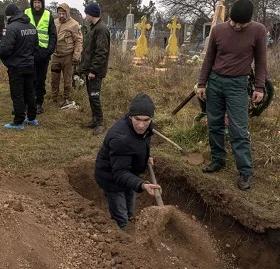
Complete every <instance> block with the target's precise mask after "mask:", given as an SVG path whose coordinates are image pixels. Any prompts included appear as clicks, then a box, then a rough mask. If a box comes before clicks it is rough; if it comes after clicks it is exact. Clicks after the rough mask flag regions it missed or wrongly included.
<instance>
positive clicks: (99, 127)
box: [81, 3, 110, 135]
mask: <svg viewBox="0 0 280 269" xmlns="http://www.w3.org/2000/svg"><path fill="white" fill-rule="evenodd" d="M85 14H86V20H87V21H88V22H89V23H90V26H89V29H88V32H87V34H86V36H85V42H84V50H83V53H82V62H81V72H82V73H84V74H85V75H86V86H87V92H88V96H89V102H90V107H91V111H92V121H91V122H90V124H89V126H88V127H90V128H93V134H94V135H98V134H101V133H102V132H104V127H103V112H102V106H101V101H100V91H101V84H102V79H103V78H105V76H106V73H107V69H108V61H109V54H110V32H109V30H108V28H107V27H106V25H105V24H104V23H103V22H102V20H101V18H100V7H99V5H98V4H97V3H91V4H89V5H88V6H86V8H85Z"/></svg>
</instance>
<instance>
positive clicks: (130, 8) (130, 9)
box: [127, 4, 134, 14]
mask: <svg viewBox="0 0 280 269" xmlns="http://www.w3.org/2000/svg"><path fill="white" fill-rule="evenodd" d="M127 9H129V14H132V13H131V12H132V9H134V7H132V5H131V4H130V5H129V6H128V7H127Z"/></svg>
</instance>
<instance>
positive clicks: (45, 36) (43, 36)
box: [24, 8, 51, 49]
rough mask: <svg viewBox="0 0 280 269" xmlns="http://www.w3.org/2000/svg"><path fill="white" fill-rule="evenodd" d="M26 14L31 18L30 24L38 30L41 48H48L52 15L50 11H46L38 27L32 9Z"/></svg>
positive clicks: (26, 11) (27, 10)
mask: <svg viewBox="0 0 280 269" xmlns="http://www.w3.org/2000/svg"><path fill="white" fill-rule="evenodd" d="M24 13H25V14H26V15H27V16H28V17H29V18H30V23H31V24H33V25H34V26H35V27H36V29H37V32H38V38H39V47H41V48H45V49H46V48H48V46H49V38H50V37H49V23H50V17H51V13H50V12H49V11H48V10H45V11H44V13H43V15H42V17H41V19H40V21H39V23H38V24H37V25H36V23H35V20H34V16H33V14H32V9H31V8H28V9H26V10H25V12H24Z"/></svg>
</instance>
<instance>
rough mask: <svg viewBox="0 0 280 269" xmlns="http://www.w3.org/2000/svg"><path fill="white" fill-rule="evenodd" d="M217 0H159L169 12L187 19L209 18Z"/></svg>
mask: <svg viewBox="0 0 280 269" xmlns="http://www.w3.org/2000/svg"><path fill="white" fill-rule="evenodd" d="M218 1H219V0H160V1H159V3H160V4H161V5H163V6H164V7H165V8H166V9H167V10H168V11H169V13H170V15H178V16H181V17H183V18H185V19H186V20H188V21H192V20H193V19H194V18H205V19H208V20H209V19H210V15H211V14H212V13H213V12H214V11H215V7H216V4H217V3H218Z"/></svg>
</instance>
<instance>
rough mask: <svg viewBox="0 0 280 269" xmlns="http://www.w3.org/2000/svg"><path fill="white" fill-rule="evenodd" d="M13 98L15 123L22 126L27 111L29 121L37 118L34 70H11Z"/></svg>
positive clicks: (10, 81)
mask: <svg viewBox="0 0 280 269" xmlns="http://www.w3.org/2000/svg"><path fill="white" fill-rule="evenodd" d="M8 75H9V83H10V91H11V98H12V101H13V106H14V113H15V117H14V123H15V124H22V123H23V121H24V120H25V115H26V109H27V117H28V119H29V120H34V119H35V118H36V103H35V93H34V69H33V67H30V68H25V69H20V70H19V69H17V70H15V69H9V70H8Z"/></svg>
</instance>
